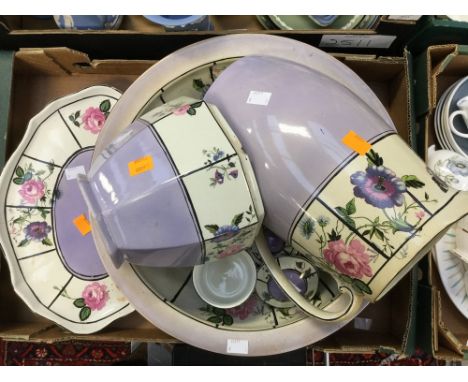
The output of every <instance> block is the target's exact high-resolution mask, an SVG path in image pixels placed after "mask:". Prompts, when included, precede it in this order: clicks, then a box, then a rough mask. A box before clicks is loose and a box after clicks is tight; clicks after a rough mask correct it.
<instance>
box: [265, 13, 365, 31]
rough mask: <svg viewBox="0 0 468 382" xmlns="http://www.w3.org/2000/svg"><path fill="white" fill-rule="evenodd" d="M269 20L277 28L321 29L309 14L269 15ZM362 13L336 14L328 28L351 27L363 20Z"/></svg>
mask: <svg viewBox="0 0 468 382" xmlns="http://www.w3.org/2000/svg"><path fill="white" fill-rule="evenodd" d="M269 18H270V20H271V21H272V22H273V23H274V24H275V25H276V26H277V27H278V28H279V29H284V30H308V29H323V28H322V27H320V26H319V25H318V24H316V23H315V22H314V21H313V20H312V19H311V18H310V17H309V16H292V15H281V16H279V15H270V16H269ZM363 18H364V16H363V15H353V16H338V17H337V18H336V19H335V20H334V21H333V22H332V23H331V24H330V25H328V26H327V28H328V29H353V28H356V27H357V26H358V25H359V23H360V22H361V21H362V20H363Z"/></svg>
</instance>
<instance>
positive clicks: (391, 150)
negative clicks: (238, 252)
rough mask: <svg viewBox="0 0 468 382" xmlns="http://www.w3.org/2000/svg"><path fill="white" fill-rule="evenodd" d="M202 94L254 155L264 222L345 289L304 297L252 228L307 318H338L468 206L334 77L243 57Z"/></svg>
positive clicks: (405, 265)
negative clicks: (338, 301)
mask: <svg viewBox="0 0 468 382" xmlns="http://www.w3.org/2000/svg"><path fill="white" fill-rule="evenodd" d="M204 99H205V101H206V102H208V103H210V104H214V105H216V106H217V107H218V109H219V110H220V111H221V113H222V114H223V116H224V117H225V118H226V120H227V121H228V123H229V124H230V126H231V127H232V129H233V130H234V132H235V133H236V135H237V136H238V137H239V139H240V140H241V142H242V144H243V147H244V149H245V151H246V153H247V154H248V155H249V157H250V158H251V161H252V165H253V167H254V171H255V176H256V178H257V181H258V184H259V185H260V191H261V194H262V200H263V203H264V206H265V221H264V224H265V226H266V227H267V228H268V229H270V230H271V231H272V232H273V233H275V234H276V235H278V236H279V237H280V238H281V239H282V240H284V241H285V242H286V243H287V244H288V245H292V246H293V247H294V248H296V249H297V250H298V251H300V252H302V253H304V254H305V255H307V256H308V258H309V259H310V261H311V262H313V263H314V264H315V265H316V266H317V267H319V268H322V269H324V270H326V271H327V272H330V273H332V274H334V275H335V277H336V279H337V281H338V283H339V284H340V288H341V290H342V291H343V292H345V293H346V295H347V298H349V299H350V300H349V304H348V306H347V308H346V309H345V310H343V311H341V312H324V311H321V310H319V309H316V308H315V307H313V306H311V304H310V303H309V302H308V301H307V300H306V299H304V298H303V296H301V294H300V293H299V292H298V291H297V290H296V289H295V288H294V287H293V286H292V285H291V284H290V283H289V281H288V279H287V277H286V276H285V275H284V274H283V273H282V271H281V269H280V267H279V265H278V264H277V262H276V260H275V259H274V258H273V256H272V255H271V253H270V251H269V249H268V245H267V243H266V240H265V239H264V238H263V235H262V234H260V235H259V239H258V240H257V242H256V244H257V247H258V250H259V252H260V254H261V255H262V258H263V260H264V261H265V264H266V265H267V266H268V267H269V269H270V271H271V272H272V275H273V277H275V279H276V280H277V281H278V284H279V285H280V286H281V287H282V288H283V290H284V291H285V292H286V294H288V296H289V297H290V298H291V299H292V300H293V301H294V302H295V303H296V304H297V305H298V306H300V307H301V308H302V309H303V310H305V311H306V312H307V313H309V314H311V315H313V316H315V317H318V318H321V319H324V320H339V319H343V317H346V316H347V315H348V316H349V314H350V312H352V311H353V309H354V308H353V307H355V306H356V305H359V301H360V300H361V299H363V298H365V299H367V300H368V301H371V302H374V301H377V300H379V299H380V298H381V297H382V296H383V295H385V294H386V293H387V292H388V291H389V290H390V289H391V288H392V287H393V286H394V285H395V284H396V283H397V282H398V281H399V280H400V279H401V278H402V277H403V276H404V275H405V274H407V272H408V271H409V270H410V269H411V268H412V267H413V266H414V265H415V264H416V263H417V262H418V261H419V260H420V259H421V258H422V257H423V256H424V255H425V254H426V253H427V252H428V251H429V249H430V248H431V246H432V245H433V243H434V242H435V241H436V240H437V239H438V238H439V237H440V236H441V234H442V233H443V232H444V230H445V229H446V228H447V227H449V226H450V225H451V224H452V223H453V222H455V221H457V220H459V219H460V218H462V217H463V216H464V215H466V214H467V213H468V194H467V193H463V192H457V191H456V190H447V189H445V188H443V187H440V185H439V183H438V182H437V181H435V180H434V179H433V177H432V175H431V174H429V173H428V171H427V168H426V165H425V163H424V162H423V161H422V160H421V159H420V158H419V157H418V156H417V155H416V154H415V153H414V152H413V151H412V150H411V149H410V148H409V147H408V145H407V144H406V143H405V142H404V141H403V140H402V139H401V138H400V137H399V136H398V135H397V132H396V129H395V127H394V126H393V125H391V124H389V123H387V122H386V121H388V118H387V115H385V114H380V113H377V112H376V111H375V110H376V109H375V108H373V107H370V106H369V105H368V104H366V103H364V102H363V101H362V99H360V98H359V97H358V96H357V95H356V94H354V93H353V92H352V91H350V90H349V89H348V88H346V87H345V86H343V85H342V84H341V83H339V82H338V81H336V80H334V79H333V78H332V77H329V76H327V75H324V74H322V73H320V72H318V71H315V70H311V69H309V68H306V67H304V66H302V65H299V64H296V63H292V62H291V61H288V60H284V59H277V58H273V57H266V56H264V57H260V56H256V57H255V56H250V57H244V58H241V59H239V60H237V61H236V62H235V63H233V64H231V65H230V66H229V67H228V68H227V69H225V70H224V71H223V72H222V73H221V74H220V75H219V76H218V78H217V79H216V81H215V82H214V83H213V84H212V85H211V87H210V88H209V90H208V92H207V93H206V95H205V97H204ZM355 134H357V135H358V136H359V138H356V135H355ZM344 141H346V142H350V141H351V142H350V143H348V144H345V143H344ZM363 142H364V146H365V150H363V151H361V150H360V148H361V147H362V144H363ZM343 298H344V297H343Z"/></svg>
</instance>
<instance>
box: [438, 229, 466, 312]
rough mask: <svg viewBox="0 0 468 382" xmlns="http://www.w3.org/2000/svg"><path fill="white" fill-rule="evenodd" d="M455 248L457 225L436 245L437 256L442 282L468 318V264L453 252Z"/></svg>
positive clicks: (456, 304) (458, 307)
mask: <svg viewBox="0 0 468 382" xmlns="http://www.w3.org/2000/svg"><path fill="white" fill-rule="evenodd" d="M454 249H455V226H452V227H451V228H450V229H449V230H448V231H447V233H446V234H445V235H444V236H443V237H442V239H440V240H439V241H438V242H437V244H436V245H435V258H436V263H437V268H438V269H439V274H440V278H441V279H442V284H444V288H445V291H446V292H447V294H448V295H449V297H450V299H451V300H452V302H453V304H454V305H455V306H456V307H457V309H458V310H459V311H460V313H461V314H463V315H464V316H465V317H466V318H468V264H467V263H465V262H464V261H462V260H461V259H460V258H459V257H458V256H456V255H454V254H452V252H451V251H453V250H454Z"/></svg>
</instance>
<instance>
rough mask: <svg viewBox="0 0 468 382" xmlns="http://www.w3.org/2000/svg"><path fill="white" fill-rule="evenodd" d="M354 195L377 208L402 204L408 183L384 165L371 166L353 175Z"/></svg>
mask: <svg viewBox="0 0 468 382" xmlns="http://www.w3.org/2000/svg"><path fill="white" fill-rule="evenodd" d="M350 179H351V183H352V184H354V185H355V186H356V187H354V190H353V191H354V195H355V196H357V197H358V198H363V199H364V200H365V201H366V203H369V204H370V205H372V206H374V207H377V208H392V207H394V206H401V205H403V203H404V201H405V197H404V195H403V194H404V192H406V185H405V182H403V181H402V180H401V179H400V178H398V177H397V176H396V174H395V173H394V172H393V171H392V170H390V169H389V168H387V167H384V166H378V167H377V166H375V165H374V166H370V167H368V168H367V169H366V172H364V171H357V172H355V173H354V174H352V175H351V178H350Z"/></svg>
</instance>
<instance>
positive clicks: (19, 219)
mask: <svg viewBox="0 0 468 382" xmlns="http://www.w3.org/2000/svg"><path fill="white" fill-rule="evenodd" d="M24 222H26V219H25V218H23V217H19V218H16V219H15V220H13V224H23V223H24Z"/></svg>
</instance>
